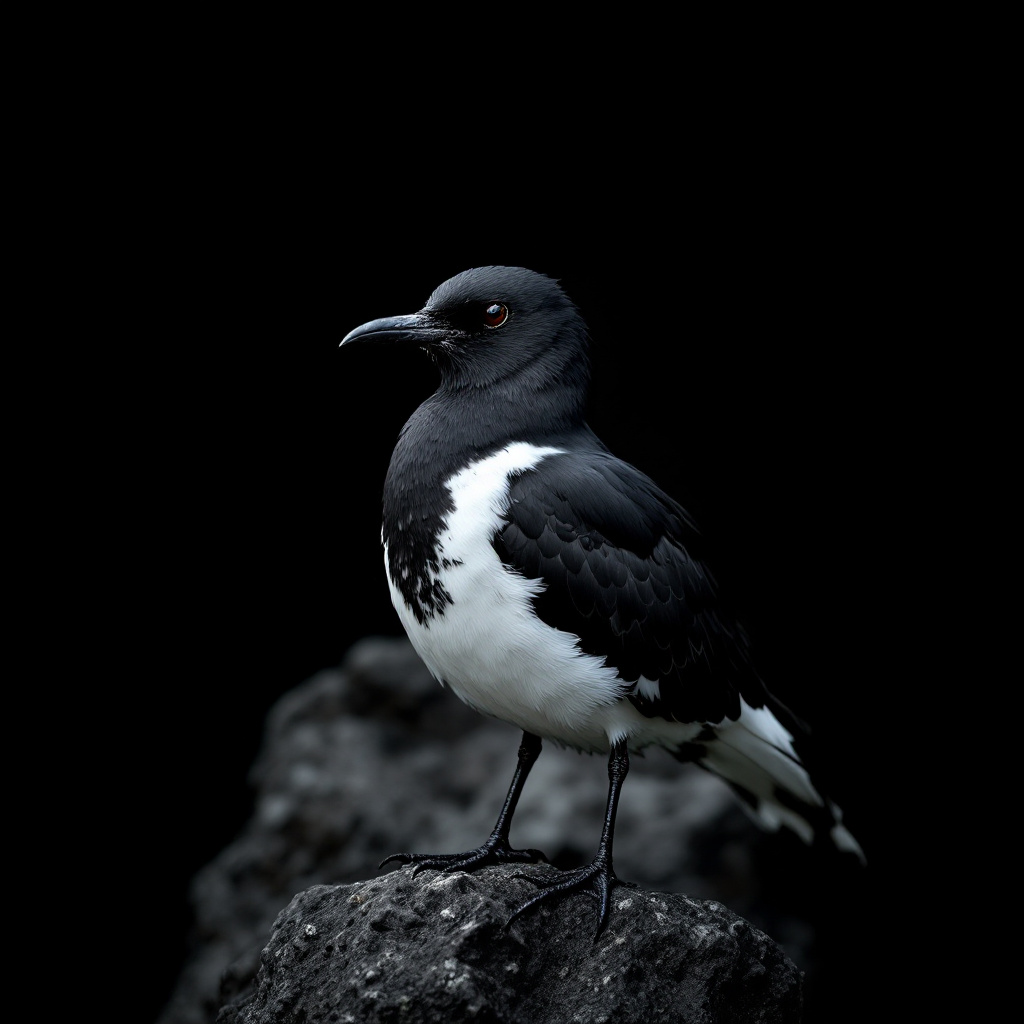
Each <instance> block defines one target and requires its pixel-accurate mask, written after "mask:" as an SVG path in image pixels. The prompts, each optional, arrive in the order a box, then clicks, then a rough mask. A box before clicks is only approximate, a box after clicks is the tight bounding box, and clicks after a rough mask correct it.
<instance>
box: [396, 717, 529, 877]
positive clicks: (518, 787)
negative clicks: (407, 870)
mask: <svg viewBox="0 0 1024 1024" xmlns="http://www.w3.org/2000/svg"><path fill="white" fill-rule="evenodd" d="M540 747H541V741H540V737H539V736H534V735H533V733H529V732H524V733H523V741H522V743H520V744H519V760H518V762H517V763H516V773H515V775H513V776H512V785H511V786H509V789H508V795H507V796H506V797H505V804H504V806H503V807H502V808H501V813H500V814H499V815H498V820H497V822H495V825H494V830H493V831H492V832H491V834H490V836H489V837H488V839H487V841H486V842H485V843H484V844H483V845H482V846H478V847H477V848H476V849H475V850H470V851H468V852H467V853H393V854H392V855H391V856H390V857H386V858H385V859H384V860H382V861H381V862H380V864H379V867H384V865H385V864H387V863H389V862H390V861H393V860H397V861H401V863H403V864H414V865H415V868H414V872H415V871H420V870H422V869H423V868H437V869H440V870H442V871H471V870H473V869H474V868H478V867H482V866H483V865H484V864H508V863H527V864H532V863H535V862H536V861H539V860H542V861H547V857H545V856H544V854H543V853H541V852H540V850H513V849H512V847H511V846H510V845H509V841H508V833H509V829H510V828H511V827H512V815H513V814H514V813H515V809H516V804H518V803H519V797H520V795H521V794H522V792H523V787H524V786H525V785H526V777H527V776H528V775H529V774H530V769H531V768H532V767H533V763H534V761H536V760H537V758H538V757H539V756H540Z"/></svg>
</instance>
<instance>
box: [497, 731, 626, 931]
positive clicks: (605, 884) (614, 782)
mask: <svg viewBox="0 0 1024 1024" xmlns="http://www.w3.org/2000/svg"><path fill="white" fill-rule="evenodd" d="M628 772H629V751H628V750H627V748H626V741H625V740H619V741H618V743H615V744H613V745H612V749H611V752H610V753H609V755H608V804H607V807H606V809H605V812H604V828H603V829H602V831H601V842H600V843H599V844H598V847H597V856H596V857H595V858H594V860H593V861H592V862H591V863H590V864H588V865H586V866H585V867H582V868H573V869H572V870H569V871H563V872H562V877H561V878H557V879H555V880H554V881H544V880H542V879H536V878H530V877H529V876H528V875H520V876H518V877H521V878H526V879H527V880H528V881H530V882H533V884H534V885H536V886H537V887H538V888H539V889H541V890H542V891H541V892H539V893H538V894H537V895H536V896H534V897H532V898H531V899H529V900H527V901H526V902H525V903H524V904H523V905H522V906H521V907H520V908H519V909H518V910H516V911H515V912H514V913H513V914H512V916H511V917H510V918H509V919H508V920H507V921H506V922H505V927H506V928H508V927H509V925H511V924H512V922H513V921H514V920H515V919H516V918H517V917H519V915H520V914H522V913H523V912H524V911H526V910H529V909H530V907H532V906H534V905H535V904H537V903H540V902H541V900H546V899H548V898H549V897H550V896H555V895H558V894H560V893H567V892H572V891H574V890H576V889H580V890H582V891H584V892H587V893H589V894H590V895H592V896H594V897H596V898H597V899H598V900H599V901H600V910H599V916H598V922H597V932H596V933H595V934H594V938H595V939H596V938H597V937H598V936H599V935H600V934H601V932H602V931H603V930H604V926H605V924H606V923H607V921H608V910H609V905H610V903H611V891H612V889H613V888H614V887H615V886H616V885H630V884H631V883H629V882H620V881H619V879H617V878H616V877H615V871H614V870H613V869H612V839H613V837H614V834H615V812H616V810H617V808H618V806H619V791H620V790H621V789H622V783H623V782H624V781H625V778H626V774H627V773H628Z"/></svg>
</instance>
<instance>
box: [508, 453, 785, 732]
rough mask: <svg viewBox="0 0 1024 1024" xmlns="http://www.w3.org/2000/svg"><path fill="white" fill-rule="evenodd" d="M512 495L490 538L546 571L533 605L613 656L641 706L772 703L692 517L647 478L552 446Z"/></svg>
mask: <svg viewBox="0 0 1024 1024" xmlns="http://www.w3.org/2000/svg"><path fill="white" fill-rule="evenodd" d="M510 498H511V502H510V506H509V510H508V513H507V515H506V516H505V520H506V523H505V525H504V526H503V527H502V528H501V529H500V530H499V531H498V532H497V533H496V535H495V537H494V542H493V543H494V548H495V550H496V551H497V552H498V555H499V557H500V558H501V560H502V562H503V563H504V564H506V565H508V566H509V567H511V568H513V569H516V570H518V571H519V572H520V573H522V574H523V575H524V576H526V577H527V578H529V579H539V580H543V581H544V584H545V587H544V590H543V591H542V593H541V594H539V595H538V596H537V597H536V598H535V599H534V600H535V604H536V610H537V614H538V615H539V616H540V617H541V619H543V620H544V622H546V623H548V624H549V625H551V626H554V627H556V628H558V629H560V630H563V631H565V632H569V633H573V634H575V635H576V636H578V637H579V639H580V647H581V649H582V650H583V651H584V652H586V653H587V654H592V655H597V656H599V657H601V658H603V659H604V660H605V663H606V664H608V665H611V666H613V667H614V668H615V669H616V670H617V671H618V673H619V675H620V676H621V677H622V679H623V680H624V684H625V685H624V688H623V694H624V696H626V697H628V699H629V700H630V701H632V702H633V704H634V705H635V706H636V707H637V708H638V710H640V711H641V712H642V713H643V714H645V715H647V716H649V717H654V716H663V717H665V718H673V719H677V720H679V721H684V722H717V721H721V720H722V718H723V717H726V716H728V717H729V718H732V719H735V718H736V717H738V715H739V713H740V705H739V697H740V695H741V694H742V695H743V697H744V699H745V700H746V701H747V703H748V704H751V705H752V706H754V707H760V706H761V705H762V704H763V703H764V699H765V692H764V687H763V685H762V683H761V681H760V679H759V678H758V677H757V674H756V673H755V672H754V669H753V666H752V663H751V660H750V655H749V652H748V644H747V638H746V635H745V634H744V632H743V630H742V628H741V627H740V626H739V625H738V624H737V623H736V622H735V621H734V620H733V619H732V618H731V617H730V616H728V615H727V614H726V612H725V610H724V609H723V608H722V606H721V604H720V601H719V598H718V594H717V587H716V585H715V581H714V579H713V578H712V576H711V574H710V573H709V571H708V570H707V568H706V567H705V565H704V564H703V562H702V561H701V560H699V559H698V558H697V557H695V556H694V555H693V554H692V552H693V551H699V550H700V547H701V545H700V538H699V535H698V533H697V531H696V528H695V527H694V524H693V522H692V521H691V519H690V517H689V516H688V515H687V513H686V512H685V511H684V510H683V509H682V508H681V507H680V506H679V505H678V504H677V503H676V502H675V501H673V500H672V499H671V498H670V497H669V496H668V495H666V494H665V493H664V492H663V491H662V490H660V489H659V488H658V487H657V485H656V484H654V483H653V481H651V480H650V478H648V477H647V476H645V475H644V474H643V473H641V472H640V471H639V470H638V469H636V468H635V467H633V466H630V465H629V464H628V463H623V462H621V461H619V460H617V459H615V458H613V457H612V456H610V455H608V454H606V453H602V452H591V453H588V454H587V455H586V456H585V457H581V458H577V457H570V456H568V455H556V456H550V457H548V458H546V459H544V460H543V461H542V462H541V463H540V464H539V465H538V466H537V467H535V468H534V469H532V470H529V471H527V472H525V473H523V474H521V475H519V476H517V477H515V478H514V479H513V480H512V481H511V486H510ZM640 677H644V678H645V679H648V680H650V681H652V682H656V683H657V684H658V691H659V692H658V695H657V696H650V695H644V694H642V693H641V692H640V691H639V690H638V688H637V685H636V684H637V682H638V680H639V679H640Z"/></svg>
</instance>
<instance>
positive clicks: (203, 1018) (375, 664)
mask: <svg viewBox="0 0 1024 1024" xmlns="http://www.w3.org/2000/svg"><path fill="white" fill-rule="evenodd" d="M519 739H520V734H519V733H518V731H516V730H515V729H513V728H512V727H510V726H508V725H505V724H503V723H498V722H493V721H489V720H487V719H484V718H482V717H481V716H480V715H478V714H476V713H475V712H473V711H471V710H470V709H468V708H466V707H465V706H464V705H463V704H461V702H459V701H458V700H457V699H456V698H455V697H454V696H453V695H452V694H451V693H450V692H449V691H447V690H445V689H443V688H442V687H440V686H439V685H438V684H437V682H436V681H435V680H433V678H432V677H431V676H430V675H429V673H428V672H427V671H426V669H425V668H424V666H423V664H422V662H420V660H419V659H418V658H417V657H416V655H415V653H414V652H413V650H412V647H411V646H410V645H409V643H408V642H407V641H406V640H404V639H391V638H367V639H366V640H364V641H362V642H360V643H358V644H356V645H355V646H353V647H352V648H351V650H350V651H349V653H348V655H347V656H346V658H345V661H344V663H343V664H342V665H341V666H340V667H339V668H338V669H334V670H329V671H324V672H321V673H319V674H318V675H316V676H314V677H313V678H312V679H310V680H308V681H307V682H306V683H304V684H302V685H301V686H299V687H296V688H295V689H294V690H292V691H290V692H289V693H287V694H286V695H285V696H283V697H282V698H281V699H280V700H279V701H278V703H277V704H276V705H275V706H274V708H273V710H272V712H271V714H270V715H269V717H268V721H267V725H266V731H265V737H264V742H263V746H262V749H261V752H260V754H259V757H258V759H257V761H256V763H255V764H254V765H253V767H252V770H251V772H250V782H251V785H252V789H253V792H254V796H255V801H254V810H253V814H252V817H251V819H250V820H249V822H248V823H247V824H246V825H245V827H244V829H243V830H242V831H241V833H240V834H239V835H238V836H237V838H236V839H235V840H234V841H233V842H232V843H230V844H229V845H228V846H227V847H226V848H225V849H224V850H223V851H221V853H220V854H219V855H218V856H217V857H216V858H215V859H214V860H213V861H212V862H211V863H209V864H208V865H207V866H206V867H205V868H203V869H202V870H201V871H200V872H199V873H198V874H197V876H196V877H195V879H194V881H193V883H192V887H191V895H190V900H191V905H192V911H193V916H194V925H193V928H192V932H191V952H190V955H189V957H188V960H187V961H186V963H184V964H183V965H182V969H181V972H180V976H179V979H178V982H177V984H176V985H175V988H174V991H173V993H172V994H171V998H170V999H169V1001H168V1003H167V1006H166V1007H165V1009H164V1011H163V1012H162V1013H161V1015H160V1016H159V1018H158V1020H157V1024H210V1022H211V1021H212V1020H213V1019H214V1017H215V1016H216V1014H217V1012H218V1010H220V1009H221V1008H222V1007H224V1006H225V1005H226V1004H229V1003H232V1004H235V1005H240V1004H241V1002H242V1001H243V1000H244V998H245V997H246V995H247V994H248V993H250V992H251V991H252V990H253V986H254V984H255V978H256V973H257V970H258V968H259V964H260V951H261V950H262V949H264V947H266V946H267V942H268V940H269V939H270V937H271V933H272V929H273V928H274V924H275V919H276V918H277V917H278V915H279V914H280V913H281V910H282V908H283V907H286V906H289V901H291V900H292V899H293V897H295V895H296V893H303V892H306V891H310V890H314V889H316V887H318V886H323V885H329V886H337V885H342V886H345V885H353V884H356V883H359V884H361V885H362V886H363V887H364V889H365V887H366V886H375V885H377V883H378V881H379V882H381V883H383V882H384V880H385V879H391V878H392V876H391V875H384V876H382V877H381V878H380V879H375V878H374V876H375V875H377V874H378V869H377V865H378V864H379V863H380V861H381V860H382V859H383V858H385V857H387V856H388V855H390V854H392V853H396V852H399V851H415V852H420V853H424V852H427V853H431V852H438V853H442V852H448V853H451V852H456V851H461V850H469V849H472V848H474V847H476V846H478V845H479V844H480V843H481V842H482V841H483V839H484V838H486V836H487V835H488V834H489V833H490V831H491V829H492V827H493V825H494V821H495V818H496V816H497V813H498V810H499V808H500V807H501V804H502V801H503V799H504V797H505V792H506V790H507V788H508V784H509V782H510V780H511V777H512V771H513V769H514V767H515V760H516V750H517V748H518V745H519ZM606 789H607V770H606V766H605V762H604V759H602V758H598V757H587V756H582V755H579V754H577V753H575V752H573V751H564V750H559V749H558V748H557V747H554V746H552V745H550V744H545V747H544V750H543V752H542V754H541V757H540V759H539V761H538V762H537V764H536V765H535V767H534V769H533V772H532V773H531V776H530V779H529V781H528V783H527V786H526V790H525V792H524V794H523V797H522V799H521V800H520V803H519V807H518V809H517V811H516V815H515V819H514V822H513V825H512V837H511V838H512V841H513V843H514V844H515V845H517V846H522V847H535V848H539V849H541V850H543V851H544V852H545V853H546V854H547V855H548V857H549V858H550V860H551V861H552V863H553V864H555V865H556V866H558V867H563V868H564V867H572V866H576V865H578V864H583V863H586V862H589V860H590V859H591V858H592V857H593V855H594V852H595V850H596V847H597V841H598V837H599V834H600V828H601V821H602V818H603V814H604V804H605V797H606ZM789 838H790V839H791V838H792V837H789ZM780 851H781V852H780ZM806 858H807V851H806V850H805V849H803V848H802V845H801V844H800V843H799V841H796V840H792V841H791V842H787V837H786V836H785V835H781V836H766V835H765V834H763V833H761V832H760V831H759V830H758V829H757V828H756V827H755V826H754V825H753V824H752V823H751V822H750V821H749V820H748V819H747V817H746V816H745V815H744V814H743V813H742V812H741V811H740V810H739V807H738V804H737V802H736V801H735V800H734V799H733V797H732V795H731V793H729V791H728V790H727V789H726V788H725V786H724V784H722V783H721V782H720V781H719V780H718V779H717V778H715V777H713V776H711V775H709V774H707V773H704V772H701V771H699V770H698V769H696V768H693V767H687V766H681V765H679V764H678V763H676V762H675V761H674V760H672V759H671V758H670V757H668V755H663V754H662V752H659V751H655V752H652V753H651V754H649V755H648V756H646V757H635V758H633V759H632V765H631V770H630V773H629V777H628V778H627V780H626V782H625V785H624V787H623V793H622V799H621V802H620V805H619V812H618V819H617V827H616V833H615V865H616V873H617V874H618V876H619V877H620V878H621V879H624V880H629V881H631V882H635V883H637V884H638V885H639V886H641V887H642V889H644V890H650V892H648V893H647V896H651V895H653V894H655V893H657V894H658V899H665V900H669V902H670V905H674V903H673V901H675V900H677V899H681V900H683V901H684V905H685V906H690V905H691V904H690V903H689V902H686V897H682V896H679V897H669V896H666V895H665V894H666V893H677V894H682V893H685V894H687V896H688V897H690V898H691V899H692V900H695V901H697V902H698V903H700V902H701V901H706V900H713V901H716V902H717V903H721V904H725V905H727V906H728V907H729V909H730V911H731V912H732V913H733V914H736V915H739V916H740V917H741V918H743V919H744V920H746V921H749V922H751V924H752V925H753V926H754V927H755V928H756V929H760V931H761V932H763V933H765V934H767V935H770V936H771V937H772V939H774V940H775V942H777V943H778V944H779V946H780V947H781V949H782V950H783V951H784V953H785V955H786V956H788V957H789V958H790V959H791V960H792V961H793V963H795V964H796V965H797V967H798V968H799V970H801V971H802V972H804V975H805V979H804V1000H805V1004H806V1006H807V1007H808V1008H809V1007H810V1006H811V1005H812V997H813V995H814V984H815V979H816V977H817V975H818V973H819V967H820V955H819V947H820V941H819V940H820V936H821V935H822V934H823V932H822V929H821V921H822V920H823V919H824V920H826V921H827V923H828V926H829V927H830V928H831V929H832V934H831V936H829V937H828V943H829V945H828V951H829V954H830V960H829V963H830V964H832V965H838V966H839V969H840V974H839V977H838V980H835V981H830V984H831V985H832V986H833V988H835V992H830V993H829V999H830V1002H829V1003H827V1004H826V1012H824V1013H823V1015H822V1017H821V1019H823V1020H829V1021H835V1020H837V1019H839V1018H838V1017H837V1016H836V1013H837V1012H838V1011H837V1010H834V1005H842V1004H843V1003H845V1002H848V1001H849V999H850V997H851V988H852V986H851V982H850V981H849V980H848V975H853V976H855V977H856V976H859V974H860V973H861V972H862V971H863V970H864V968H863V967H862V966H861V965H862V963H863V958H862V957H861V952H862V951H861V950H860V949H859V948H858V947H857V945H856V944H857V943H859V941H860V938H859V933H858V931H857V929H856V928H855V927H853V926H851V921H850V915H849V914H847V913H843V914H841V915H839V916H836V915H833V914H832V913H831V911H830V909H829V906H828V905H829V901H830V900H831V901H834V900H836V899H837V898H842V899H844V900H846V901H847V903H849V904H850V905H851V906H853V907H855V908H856V909H857V911H858V912H859V913H863V910H862V908H863V906H864V900H863V898H862V891H861V889H860V888H858V887H857V886H856V885H851V883H850V882H849V880H848V879H844V878H842V877H840V876H836V875H835V874H833V873H832V872H831V870H829V871H828V872H824V873H821V874H816V873H815V871H814V870H811V869H810V868H809V867H808V861H807V859H806ZM766 865H767V867H766ZM779 865H781V868H780V867H779ZM528 870H535V869H533V868H530V869H528ZM536 870H541V869H539V868H538V869H536ZM403 874H404V873H399V874H398V875H397V876H396V877H395V878H394V879H392V881H390V882H388V883H387V884H389V885H390V884H397V883H398V879H400V878H402V877H403ZM459 877H462V876H461V875H460V876H459ZM473 877H475V876H473ZM424 881H426V882H429V881H430V873H425V874H424V873H421V875H419V876H417V879H416V883H417V885H419V884H420V883H423V882H424ZM522 884H528V883H521V882H516V883H510V885H512V886H513V888H512V889H510V890H509V891H515V889H514V887H515V886H519V885H522ZM373 891H377V890H375V889H374V890H373ZM431 891H433V890H431ZM622 893H623V890H618V891H617V893H616V895H617V898H618V899H619V900H621V899H622V898H623V895H622ZM501 898H504V897H501ZM645 898H646V897H645ZM495 899H498V897H495ZM407 902H408V903H409V905H418V904H415V902H413V901H412V898H411V897H409V899H408V900H407ZM587 902H588V901H586V900H585V898H582V897H581V898H575V897H574V898H572V899H571V900H569V901H567V904H568V906H569V907H570V908H571V909H572V912H573V913H577V912H579V913H580V915H581V918H580V919H581V921H583V920H585V919H586V917H585V912H586V911H589V910H590V908H589V907H588V906H587V905H586V904H587ZM577 904H580V905H581V906H579V907H577ZM545 912H546V911H545ZM613 916H614V915H613ZM620 925H621V922H616V923H615V927H619V926H620ZM581 928H583V931H585V932H586V933H587V936H588V941H589V934H590V925H589V924H588V925H586V926H585V927H584V926H583V925H582V924H581ZM420 931H421V932H422V929H420ZM512 933H513V935H521V934H522V931H521V929H520V926H519V925H517V926H515V927H514V928H513V929H512ZM680 934H681V933H680ZM677 938H678V936H677ZM496 941H497V940H496ZM500 941H501V942H502V943H504V942H506V941H511V940H505V939H501V940H500ZM581 941H582V939H581ZM672 941H676V940H675V939H673V940H672ZM503 948H505V947H504V946H503ZM679 955H683V954H679ZM638 969H642V968H638ZM609 984H610V983H609ZM819 1002H820V1000H819ZM341 1019H344V1018H341ZM808 1024H809V1022H808Z"/></svg>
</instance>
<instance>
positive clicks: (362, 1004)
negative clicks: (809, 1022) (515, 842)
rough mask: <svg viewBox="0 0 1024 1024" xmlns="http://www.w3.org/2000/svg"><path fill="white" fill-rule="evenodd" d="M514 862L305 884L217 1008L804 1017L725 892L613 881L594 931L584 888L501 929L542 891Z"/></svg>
mask: <svg viewBox="0 0 1024 1024" xmlns="http://www.w3.org/2000/svg"><path fill="white" fill-rule="evenodd" d="M520 870H521V869H519V868H517V867H505V866H503V867H491V868H484V869H481V870H479V871H476V872H474V873H473V874H472V875H469V874H465V873H461V872H458V873H451V874H441V873H438V872H433V871H423V872H420V873H419V874H417V875H416V876H415V877H414V876H413V872H412V869H411V868H404V869H402V870H399V871H395V872H392V873H390V874H387V875H384V876H383V877H381V878H377V879H374V880H373V881H367V882H357V883H355V884H352V885H344V886H326V885H318V886H313V887H312V888H310V889H307V890H306V891H304V892H302V893H299V894H298V895H297V896H296V897H295V898H294V899H293V900H292V901H291V903H289V904H288V906H287V907H286V908H285V909H284V910H283V911H282V913H281V914H280V915H279V917H278V918H277V920H276V922H275V924H274V928H273V933H272V935H271V937H270V942H269V943H268V945H267V946H266V948H265V949H264V950H263V954H262V957H261V968H260V971H259V975H258V984H257V989H256V992H255V995H254V996H252V997H251V998H250V999H248V1000H247V1001H243V1002H240V1003H235V1004H231V1005H228V1006H225V1007H224V1008H223V1010H222V1011H221V1013H220V1014H219V1016H218V1017H217V1024H292V1022H295V1024H298V1022H300V1021H301V1022H303V1024H317V1022H324V1024H327V1022H342V1021H345V1022H349V1024H364V1022H365V1024H371V1022H372V1024H379V1022H382V1021H398V1020H400V1021H403V1022H406V1024H437V1022H439V1021H481V1022H484V1021H486V1022H494V1024H567V1022H571V1021H586V1022H592V1024H600V1022H604V1021H607V1022H614V1024H633V1022H636V1024H650V1022H651V1021H655V1020H664V1021H673V1022H679V1024H690V1022H692V1024H698V1022H699V1024H711V1022H716V1024H729V1022H736V1024H740V1022H743V1024H769V1022H772V1024H788V1022H798V1021H800V1020H801V1016H802V991H801V978H800V973H799V971H798V970H797V969H796V967H795V966H794V964H793V963H792V961H790V960H789V959H788V957H786V956H785V955H784V954H783V953H782V951H781V950H780V949H779V947H778V946H777V945H776V944H775V943H774V942H773V941H772V940H771V939H770V938H768V936H766V935H765V934H764V933H763V932H760V931H758V930H757V929H756V928H753V927H752V926H751V925H749V924H748V923H747V922H746V921H744V920H742V919H741V918H739V917H737V916H736V915H734V914H732V913H731V912H729V911H728V910H726V908H725V907H723V906H722V905H721V904H719V903H716V902H714V901H708V900H692V899H690V898H689V897H687V896H683V895H678V894H672V893H655V892H649V891H646V890H643V889H639V888H626V887H619V888H616V890H615V891H614V897H613V909H612V914H611V918H610V921H609V924H608V927H607V928H606V929H605V931H604V932H603V933H602V934H601V936H600V937H599V938H598V939H596V940H595V938H594V931H595V927H596V921H597V917H596V903H595V902H594V900H593V899H591V898H589V897H588V896H586V895H583V894H577V895H575V896H571V897H569V898H567V899H564V900H562V901H559V902H557V903H553V904H542V905H541V906H540V907H537V908H534V909H533V910H532V911H530V912H528V913H527V914H526V915H524V916H523V917H521V918H519V919H518V920H517V921H516V922H515V923H514V924H513V925H512V927H511V928H510V929H508V930H506V929H505V927H504V923H505V921H506V919H507V918H508V916H509V913H510V912H511V911H512V910H513V909H514V908H515V907H516V906H517V905H518V904H519V903H521V902H522V901H524V900H525V899H527V898H528V897H529V895H530V894H531V893H533V892H535V891H536V890H535V889H534V888H533V887H532V886H531V885H530V883H529V882H528V881H525V880H523V879H521V878H516V877H515V876H516V874H517V873H518V872H519V871H520ZM525 870H526V871H527V872H540V873H544V872H548V871H551V870H553V869H551V868H526V869H525Z"/></svg>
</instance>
